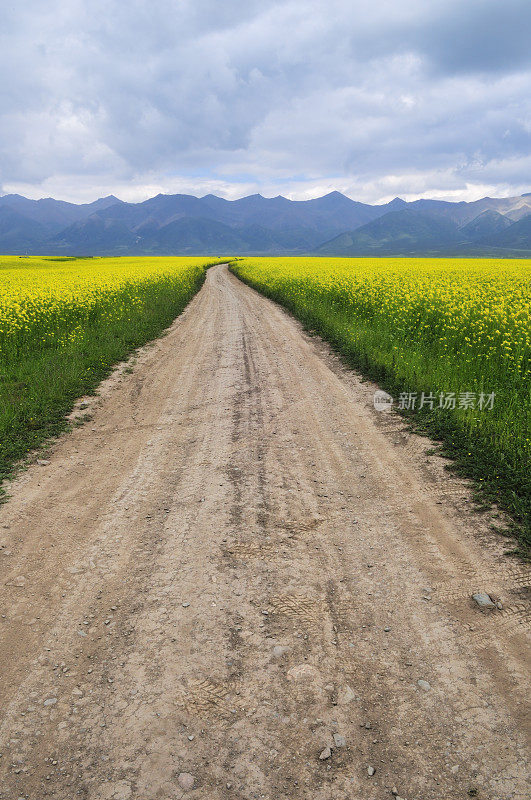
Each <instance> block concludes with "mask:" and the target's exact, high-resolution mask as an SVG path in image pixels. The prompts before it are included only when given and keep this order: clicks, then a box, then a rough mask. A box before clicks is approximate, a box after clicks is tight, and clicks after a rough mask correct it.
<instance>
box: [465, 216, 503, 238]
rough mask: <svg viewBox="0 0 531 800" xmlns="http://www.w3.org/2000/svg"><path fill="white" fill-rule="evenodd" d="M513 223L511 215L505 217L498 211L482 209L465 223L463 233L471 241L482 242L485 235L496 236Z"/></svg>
mask: <svg viewBox="0 0 531 800" xmlns="http://www.w3.org/2000/svg"><path fill="white" fill-rule="evenodd" d="M510 225H512V221H511V220H510V219H509V217H504V216H503V214H500V213H499V212H498V211H493V210H488V211H482V212H481V214H478V216H477V217H475V218H474V219H473V220H472V221H471V222H468V223H467V224H466V225H463V227H462V228H461V235H462V236H463V238H464V239H467V240H469V241H471V242H481V241H483V240H484V239H485V237H489V236H495V235H496V234H498V233H501V231H504V230H505V229H506V228H508V227H509V226H510Z"/></svg>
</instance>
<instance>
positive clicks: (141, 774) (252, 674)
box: [0, 265, 529, 800]
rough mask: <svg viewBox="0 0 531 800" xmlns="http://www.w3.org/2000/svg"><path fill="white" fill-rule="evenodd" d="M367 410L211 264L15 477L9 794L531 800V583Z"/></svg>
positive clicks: (291, 324) (95, 799) (334, 371)
mask: <svg viewBox="0 0 531 800" xmlns="http://www.w3.org/2000/svg"><path fill="white" fill-rule="evenodd" d="M371 391H372V388H371V386H370V385H369V384H366V383H363V382H362V381H360V380H359V379H358V377H357V376H356V375H355V374H354V373H349V372H347V371H345V370H343V368H342V367H341V365H340V363H339V361H338V359H336V358H335V357H334V356H333V355H332V354H331V353H330V352H329V351H328V348H327V347H326V346H325V345H324V344H323V343H320V342H319V341H318V340H317V339H311V338H310V337H308V336H307V335H306V334H304V333H303V332H302V331H301V328H300V326H299V324H298V323H297V322H296V321H294V320H293V319H291V318H290V317H289V316H288V315H287V314H286V313H285V312H284V311H282V310H281V309H280V308H278V307H277V306H276V305H274V304H273V303H271V302H270V301H268V300H266V299H264V298H263V297H261V296H260V295H258V294H257V293H256V292H254V291H253V290H251V289H250V288H248V287H246V286H245V285H243V284H242V283H240V282H239V281H238V280H237V279H236V278H235V277H234V276H232V275H231V274H230V273H229V272H228V270H227V267H226V266H223V265H222V266H216V267H214V268H211V269H210V270H209V272H208V276H207V280H206V283H205V286H204V287H203V289H202V290H201V291H200V292H199V294H198V295H197V296H196V298H195V299H194V300H193V301H192V303H191V304H190V305H189V306H188V308H187V309H186V310H185V312H184V313H183V314H182V315H181V316H180V317H179V318H178V319H177V320H176V322H175V323H174V324H173V325H172V327H171V328H170V329H169V331H168V332H167V334H166V335H165V336H164V337H162V338H161V339H160V340H157V342H155V343H154V345H153V346H152V347H148V348H145V349H144V350H143V351H142V352H141V354H140V355H139V357H138V360H137V362H136V364H135V365H134V366H133V368H132V371H129V370H121V371H119V372H117V373H116V375H115V376H114V377H113V378H111V379H110V380H109V381H107V382H106V383H105V384H104V385H103V386H102V390H101V393H100V395H99V397H97V398H94V399H93V400H90V401H89V409H88V411H90V413H91V414H92V419H91V421H88V422H86V423H85V424H84V425H83V426H81V427H78V428H75V429H74V430H73V431H72V432H71V433H69V434H68V435H65V436H64V437H62V438H61V439H60V440H59V441H58V442H56V443H55V445H54V446H53V448H52V452H51V454H50V455H49V457H48V460H49V463H45V464H43V465H35V466H33V467H31V468H30V469H29V470H28V471H27V472H26V473H25V474H24V475H22V476H21V477H20V478H19V479H18V480H17V481H16V482H15V483H14V484H13V486H12V489H11V491H12V498H11V500H10V501H9V502H8V503H7V504H6V505H5V506H4V507H3V508H2V509H1V512H0V514H1V525H2V527H0V568H1V582H0V611H1V614H2V618H1V619H0V670H1V675H2V678H1V696H0V703H1V705H0V710H1V714H2V724H1V727H0V752H1V754H2V755H1V757H0V798H1V799H2V800H8V799H9V800H11V798H19V797H28V798H34V799H35V800H37V798H38V799H39V800H40V799H41V798H45V797H46V798H48V797H50V798H61V799H63V798H64V800H71V798H76V797H82V798H87V800H113V799H114V800H128V798H142V800H155V798H157V799H158V798H161V800H175V798H180V797H190V798H194V797H196V798H208V800H221V798H224V800H232V799H233V798H234V799H236V798H239V799H243V798H245V799H246V800H247V798H267V800H279V798H285V799H286V800H288V798H289V799H290V800H292V799H294V800H295V799H297V800H298V799H299V798H305V799H306V798H312V800H331V799H332V798H333V800H336V798H337V799H340V798H360V800H373V799H374V800H377V798H378V799H379V798H385V797H391V790H392V789H393V788H395V789H396V791H397V792H398V795H399V796H400V797H403V798H407V800H432V799H433V800H435V799H437V800H441V799H444V800H453V799H454V798H455V799H456V800H457V798H467V797H470V796H476V797H479V798H484V800H501V799H502V798H503V800H509V798H511V799H512V800H524V798H527V797H528V790H529V787H528V785H527V784H526V758H527V756H528V750H527V746H528V742H527V739H526V734H527V732H528V728H527V725H526V715H525V708H526V696H527V693H528V691H529V683H528V671H527V669H526V655H527V653H528V650H527V649H526V646H527V645H528V640H527V634H528V631H529V625H528V622H529V602H528V595H527V594H526V591H527V590H526V585H527V582H528V575H527V574H526V570H525V567H524V566H523V565H519V564H518V563H517V562H515V561H512V560H509V559H508V558H507V557H504V556H503V555H502V552H501V550H502V548H501V544H500V542H499V541H498V540H497V539H496V538H495V537H494V536H493V535H491V534H490V533H489V532H488V518H487V517H481V516H476V515H473V514H472V513H471V512H469V511H468V507H467V506H468V502H467V501H468V496H469V495H468V489H467V487H466V486H465V485H464V484H463V483H461V482H459V481H457V480H456V479H452V478H450V477H448V476H447V475H446V473H445V472H444V469H443V465H442V462H441V461H440V460H438V459H437V458H435V457H428V456H427V455H426V449H427V447H428V446H429V442H426V440H422V439H420V438H418V437H415V436H413V435H411V434H410V433H408V432H407V431H406V430H405V429H404V426H403V423H402V422H401V420H400V419H399V418H398V417H396V416H395V415H393V414H391V415H388V414H383V413H382V414H377V413H376V412H375V411H374V410H373V408H372V405H371V399H372V394H371ZM480 590H484V591H488V592H490V593H491V594H492V595H495V596H496V597H499V598H501V600H502V603H503V608H502V609H501V610H498V609H497V610H496V611H494V612H492V611H491V612H490V613H485V612H482V611H481V610H480V609H479V608H478V607H477V606H475V604H474V603H473V601H472V600H471V599H470V595H471V594H472V593H473V592H475V591H480ZM419 681H420V683H419ZM327 748H330V749H329V750H328V749H327ZM320 756H321V758H320ZM370 773H373V774H370Z"/></svg>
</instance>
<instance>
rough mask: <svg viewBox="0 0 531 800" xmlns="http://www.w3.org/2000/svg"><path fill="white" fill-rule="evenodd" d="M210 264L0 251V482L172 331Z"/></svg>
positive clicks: (205, 261)
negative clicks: (118, 371) (87, 397)
mask: <svg viewBox="0 0 531 800" xmlns="http://www.w3.org/2000/svg"><path fill="white" fill-rule="evenodd" d="M216 261H217V260H216V259H207V258H112V259H111V258H98V259H56V258H37V257H35V258H27V259H26V258H24V259H20V258H17V257H13V256H3V257H0V481H1V480H3V479H5V478H8V477H10V476H11V475H12V474H13V469H14V467H15V465H16V464H17V463H18V462H20V459H22V458H23V457H24V456H26V455H27V454H28V453H29V452H30V451H32V450H34V449H35V448H37V447H39V446H40V445H42V444H43V442H45V441H46V439H48V438H49V437H50V436H52V435H55V434H57V433H59V432H60V431H62V430H63V429H64V428H65V426H66V421H65V415H66V414H67V413H68V412H69V411H70V410H71V408H72V406H73V404H74V401H75V400H76V398H77V397H79V396H80V395H82V394H87V393H90V392H92V391H93V390H94V389H95V387H96V386H97V384H98V383H99V382H100V381H101V380H102V378H104V377H105V376H106V375H107V374H108V373H109V372H110V370H111V368H112V366H113V365H114V364H115V363H116V362H118V361H120V360H122V359H124V358H125V357H126V356H127V355H128V354H129V353H131V351H132V350H134V349H135V348H137V347H139V346H140V345H143V344H145V343H146V342H148V341H149V340H150V339H153V338H155V337H156V336H158V335H159V334H160V333H161V332H162V331H163V330H164V328H166V327H168V325H169V324H170V323H171V322H172V320H173V319H175V317H176V316H177V315H178V314H180V313H181V311H182V310H183V309H184V307H185V306H186V304H187V303H188V302H189V300H190V299H191V298H192V296H193V295H194V294H195V292H196V291H197V290H198V289H199V288H200V286H201V285H202V283H203V280H204V277H205V272H206V267H207V266H208V265H210V264H212V263H216Z"/></svg>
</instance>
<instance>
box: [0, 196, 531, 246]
mask: <svg viewBox="0 0 531 800" xmlns="http://www.w3.org/2000/svg"><path fill="white" fill-rule="evenodd" d="M530 214H531V194H526V195H522V196H520V197H509V198H490V197H485V198H483V199H482V200H477V201H475V202H473V203H465V202H459V203H451V202H446V201H441V200H430V199H423V200H416V201H414V202H411V203H407V202H405V201H404V200H402V199H401V198H399V197H396V198H395V199H394V200H392V201H391V202H390V203H386V204H384V205H369V204H367V203H360V202H357V201H355V200H352V199H350V198H349V197H346V196H345V195H343V194H341V193H340V192H330V193H329V194H326V195H324V196H323V197H318V198H315V199H313V200H288V199H287V198H285V197H282V196H280V195H279V196H278V197H271V198H266V197H262V195H260V194H254V195H250V196H249V197H242V198H241V199H239V200H225V199H224V198H222V197H216V196H215V195H212V194H209V195H206V196H205V197H194V196H193V195H184V194H175V195H164V194H159V195H157V196H156V197H151V198H150V199H149V200H145V201H144V202H142V203H124V202H122V201H121V200H118V199H117V198H116V197H114V196H112V195H111V196H109V197H103V198H100V199H99V200H96V201H95V202H94V203H86V204H80V205H77V204H75V203H65V202H63V201H61V200H54V199H53V198H50V197H49V198H44V199H42V200H29V199H28V198H26V197H22V196H21V195H14V194H12V195H5V196H3V197H0V252H2V253H6V254H9V253H13V254H23V253H26V252H28V253H45V254H46V253H47V254H50V255H53V254H63V255H126V254H131V255H142V254H145V255H157V254H159V255H170V254H175V255H178V254H191V253H194V254H210V253H212V254H217V253H219V252H221V251H224V252H230V253H234V254H252V253H255V254H275V255H281V254H284V255H288V254H304V253H314V254H326V255H364V254H382V255H392V254H397V255H406V254H410V255H412V254H418V255H420V254H426V255H431V254H433V255H444V254H459V253H463V254H477V255H480V254H485V255H488V254H489V253H493V254H497V255H511V254H514V255H527V250H529V251H530V252H529V255H530V257H531V248H530V246H529V239H528V234H527V233H526V231H527V230H528V227H527V226H528V224H529V223H528V222H525V220H526V219H528V216H529V215H530ZM520 222H521V223H522V224H521V225H520V227H515V226H516V225H517V224H519V223H520ZM513 229H514V230H513Z"/></svg>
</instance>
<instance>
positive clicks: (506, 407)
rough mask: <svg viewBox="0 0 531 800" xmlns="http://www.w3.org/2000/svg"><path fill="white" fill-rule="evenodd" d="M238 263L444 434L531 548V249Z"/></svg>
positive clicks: (425, 424) (462, 466)
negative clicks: (487, 254) (514, 253)
mask: <svg viewBox="0 0 531 800" xmlns="http://www.w3.org/2000/svg"><path fill="white" fill-rule="evenodd" d="M231 269H232V270H233V272H234V273H235V274H236V275H237V276H238V277H240V278H241V279H242V280H244V281H246V282H247V283H248V284H250V285H251V286H253V287H254V288H256V289H258V290H259V291H261V292H262V293H264V294H266V295H267V296H268V297H271V298H272V299H274V300H276V301H278V302H279V303H281V304H282V305H284V306H285V307H286V308H288V309H289V310H290V311H291V312H292V313H293V314H294V315H295V316H297V317H298V318H299V319H300V320H301V321H302V322H303V323H304V325H305V326H306V328H307V329H309V330H311V331H315V332H317V333H319V334H320V335H321V336H323V338H325V339H327V340H328V341H329V342H330V343H331V344H332V345H333V346H334V347H335V348H336V349H337V350H338V351H339V352H340V353H342V354H343V356H344V357H345V358H346V359H347V360H348V363H349V364H350V365H351V366H353V367H355V368H356V369H358V370H360V371H361V372H362V373H363V374H365V375H366V376H368V377H370V378H372V379H374V380H376V381H378V382H379V384H380V386H382V387H383V388H384V389H386V390H387V391H388V392H389V393H390V394H391V395H392V396H393V398H394V400H395V407H398V408H400V406H403V409H402V410H403V413H405V414H409V415H411V418H412V419H415V421H416V422H417V424H418V425H420V426H421V427H422V428H423V429H425V430H426V431H428V432H429V433H430V434H431V435H433V436H434V437H436V438H437V439H439V440H440V441H442V442H443V443H444V452H445V453H446V454H447V455H450V456H451V457H452V458H453V459H454V464H455V467H456V469H458V470H459V471H460V472H461V473H462V474H464V475H467V476H469V477H471V478H473V479H474V480H475V481H476V486H477V487H478V488H479V490H480V494H481V495H482V496H483V498H487V499H488V500H489V501H495V502H496V503H497V504H498V505H499V506H500V507H501V508H503V509H505V510H506V511H508V512H509V513H510V515H511V517H512V520H513V523H514V524H513V525H512V526H511V528H512V530H513V532H515V533H516V534H517V536H518V540H519V548H520V551H521V552H524V551H527V552H529V546H530V543H531V526H530V520H531V485H530V481H529V467H530V464H531V448H530V437H531V434H530V424H529V423H530V407H531V402H530V390H531V382H530V375H531V371H530V352H531V291H530V289H531V261H529V260H520V259H519V260H502V259H498V260H496V259H416V258H410V259H407V258H357V259H356V258H351V259H340V258H330V259H329V258H244V259H241V260H238V261H237V262H235V263H234V264H233V265H232V266H231ZM423 393H424V395H423ZM412 406H414V407H412ZM421 406H422V407H421ZM491 406H492V407H491Z"/></svg>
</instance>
